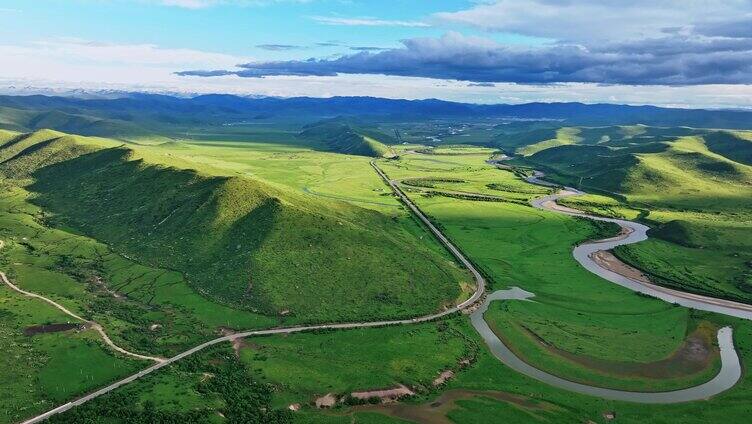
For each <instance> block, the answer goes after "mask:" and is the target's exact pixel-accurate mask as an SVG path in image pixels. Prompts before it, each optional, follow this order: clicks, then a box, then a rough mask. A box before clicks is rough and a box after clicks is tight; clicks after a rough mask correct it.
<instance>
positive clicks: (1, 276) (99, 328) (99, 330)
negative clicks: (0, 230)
mask: <svg viewBox="0 0 752 424" xmlns="http://www.w3.org/2000/svg"><path fill="white" fill-rule="evenodd" d="M3 247H5V242H4V241H2V240H0V249H2V248H3ZM0 280H3V282H4V283H5V284H6V285H7V286H8V287H10V288H11V290H14V291H16V292H18V293H21V294H22V295H24V296H28V297H33V298H35V299H39V300H41V301H43V302H47V303H49V304H50V305H52V306H54V307H55V308H57V309H59V310H60V311H62V312H63V313H64V314H66V315H68V316H70V317H73V318H74V319H76V320H78V321H81V322H83V323H85V324H87V325H88V326H89V328H91V329H92V330H94V331H96V332H97V333H99V335H100V336H101V337H102V340H104V342H105V344H107V346H109V347H110V348H112V349H113V350H115V351H117V352H120V353H122V354H123V355H127V356H130V357H133V358H136V359H143V360H147V361H154V362H162V361H164V360H165V359H164V358H159V357H156V356H146V355H140V354H138V353H135V352H130V351H128V350H125V349H123V348H122V347H120V346H118V345H116V344H115V343H114V342H113V341H112V340H111V339H110V338H109V337H108V336H107V333H105V331H104V328H102V326H101V325H99V324H98V323H96V322H94V321H89V320H87V319H84V318H82V317H80V316H78V315H76V314H74V313H73V312H71V311H70V310H69V309H68V308H66V307H65V306H63V305H61V304H59V303H57V302H55V301H54V300H52V299H49V298H46V297H44V296H41V295H38V294H36V293H32V292H29V291H26V290H23V289H21V288H20V287H18V286H16V285H15V284H13V283H11V281H10V280H9V279H8V276H7V275H5V273H4V272H2V271H0Z"/></svg>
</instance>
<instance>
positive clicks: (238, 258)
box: [0, 131, 466, 321]
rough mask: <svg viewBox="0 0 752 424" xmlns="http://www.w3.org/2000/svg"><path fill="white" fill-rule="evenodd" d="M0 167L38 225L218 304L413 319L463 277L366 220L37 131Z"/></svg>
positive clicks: (302, 316) (376, 220)
mask: <svg viewBox="0 0 752 424" xmlns="http://www.w3.org/2000/svg"><path fill="white" fill-rule="evenodd" d="M0 160H2V163H0V172H2V174H3V175H4V176H5V177H6V178H15V179H17V180H18V181H19V184H21V183H23V182H24V181H32V182H31V183H29V184H28V186H27V188H28V189H29V190H31V191H32V192H34V193H36V198H35V199H34V202H35V203H37V204H39V205H41V206H42V207H43V208H44V209H45V210H47V211H49V212H52V215H51V216H48V217H47V218H46V219H47V222H48V223H49V224H50V225H54V226H58V227H65V228H72V229H75V230H76V231H78V232H81V233H84V234H86V235H88V236H91V237H93V238H95V239H97V240H100V241H103V242H105V243H107V244H110V245H111V246H113V248H115V250H117V251H120V252H122V253H124V254H126V255H127V256H128V257H131V258H134V259H136V260H138V261H139V262H142V263H145V264H149V265H152V266H157V267H161V268H166V269H173V270H176V271H179V272H181V273H182V274H184V275H185V277H186V279H187V280H188V281H189V283H191V285H192V286H193V287H194V289H195V290H197V291H199V292H200V293H202V294H204V295H206V296H208V297H209V298H211V299H213V300H215V301H217V302H220V303H225V304H230V305H234V306H236V307H241V308H246V309H251V310H259V311H261V312H264V313H267V314H273V315H283V316H288V317H294V318H295V319H297V320H300V321H344V320H356V319H357V320H366V319H369V318H375V317H387V316H413V315H416V314H420V313H427V312H431V311H435V310H437V309H439V308H440V306H441V305H444V304H448V303H451V302H453V301H454V300H455V299H456V298H457V297H458V296H459V294H460V288H459V284H458V283H459V282H460V281H461V280H463V279H465V278H466V277H465V276H464V273H462V272H461V271H460V270H459V268H458V267H457V266H456V265H455V264H454V263H453V262H452V261H450V260H449V259H448V258H447V257H446V256H445V255H442V254H440V253H437V252H435V251H433V250H431V249H430V248H429V247H426V244H425V242H423V241H421V240H420V239H419V238H418V237H416V236H414V235H413V234H410V233H409V232H407V231H405V230H404V229H403V228H402V227H401V226H398V225H395V224H394V222H393V220H392V219H390V218H388V217H386V216H384V215H382V214H380V213H378V212H376V211H373V210H366V209H362V208H359V207H355V206H352V205H349V204H346V203H342V202H328V201H325V200H322V199H318V198H314V197H312V196H307V195H304V194H299V193H297V192H293V191H290V190H285V189H283V188H280V187H276V186H270V185H267V184H264V183H261V182H259V181H257V180H253V179H249V178H245V177H217V176H209V175H207V174H202V173H200V172H196V171H193V170H186V169H178V168H174V167H168V166H165V165H163V164H159V163H150V162H149V161H148V160H144V159H143V158H142V156H140V155H139V154H137V152H134V151H133V150H131V149H129V148H126V147H124V146H122V145H119V144H118V143H116V142H112V141H106V140H98V139H90V138H82V137H72V136H66V135H63V134H61V133H56V132H51V131H43V132H37V133H32V134H27V135H23V136H19V137H17V139H16V141H15V142H13V143H11V142H9V143H5V144H4V145H3V146H2V148H0Z"/></svg>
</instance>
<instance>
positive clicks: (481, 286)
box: [6, 161, 486, 424]
mask: <svg viewBox="0 0 752 424" xmlns="http://www.w3.org/2000/svg"><path fill="white" fill-rule="evenodd" d="M371 166H372V167H373V169H375V170H376V172H377V173H378V174H379V176H381V178H383V179H384V182H386V183H387V184H388V185H389V186H390V187H391V188H392V190H393V191H394V193H395V194H396V195H397V196H398V197H399V198H400V200H401V201H402V202H403V203H404V204H405V205H406V206H407V207H408V208H409V209H410V210H411V211H412V212H413V213H414V214H415V215H416V216H417V217H418V218H419V219H420V220H421V221H422V222H423V223H424V224H425V225H426V226H427V227H428V229H429V230H430V231H431V233H433V234H434V235H435V236H436V237H437V238H438V239H439V241H440V242H441V243H442V244H443V245H444V246H445V247H446V248H447V249H448V250H449V251H450V252H451V253H452V255H454V257H455V258H456V259H457V260H458V261H459V262H460V263H462V264H463V265H464V266H465V267H467V269H468V270H469V271H470V272H471V273H472V274H473V278H474V279H475V284H476V288H475V292H474V293H473V294H472V296H470V297H469V298H468V299H467V300H465V301H463V302H462V303H460V304H458V305H456V306H454V307H451V308H448V309H445V310H443V311H441V312H437V313H435V314H431V315H425V316H421V317H416V318H408V319H401V320H385V321H373V322H353V323H342V324H321V325H308V326H297V327H285V328H272V329H267V330H253V331H244V332H239V333H235V334H231V335H227V336H222V337H218V338H216V339H213V340H209V341H207V342H205V343H202V344H200V345H198V346H195V347H193V348H191V349H188V350H186V351H185V352H182V353H179V354H177V355H175V356H173V357H171V358H167V359H162V360H161V361H160V362H158V363H156V364H154V365H152V366H150V367H148V368H145V369H143V370H141V371H139V372H137V373H136V374H133V375H130V376H128V377H125V378H123V379H121V380H118V381H116V382H114V383H112V384H110V385H109V386H106V387H103V388H101V389H98V390H96V391H94V392H92V393H89V394H87V395H85V396H82V397H80V398H78V399H76V400H73V401H71V402H68V403H66V404H63V405H60V406H58V407H57V408H54V409H51V410H49V411H47V412H45V413H43V414H40V415H37V416H36V417H33V418H30V419H28V420H26V421H23V423H22V424H32V423H38V422H41V421H44V420H46V419H47V418H49V417H51V416H53V415H56V414H60V413H62V412H65V411H67V410H69V409H71V408H73V407H76V406H79V405H82V404H84V403H86V402H88V401H90V400H92V399H95V398H97V397H99V396H101V395H104V394H106V393H109V392H111V391H113V390H115V389H117V388H119V387H121V386H124V385H126V384H128V383H131V382H133V381H135V380H138V379H139V378H142V377H144V376H146V375H148V374H151V373H153V372H154V371H157V370H158V369H160V368H162V367H165V366H167V365H170V364H172V363H173V362H176V361H179V360H181V359H183V358H185V357H186V356H189V355H192V354H194V353H196V352H198V351H200V350H203V349H206V348H207V347H210V346H213V345H215V344H218V343H222V342H229V341H233V340H235V339H239V338H244V337H252V336H266V335H273V334H292V333H301V332H305V331H313V330H344V329H354V328H371V327H383V326H387V325H401V324H415V323H421V322H427V321H433V320H435V319H438V318H442V317H445V316H447V315H451V314H453V313H455V312H459V311H461V310H463V309H466V308H468V307H469V306H471V305H473V304H474V303H476V302H477V301H478V300H480V299H481V298H482V297H483V294H484V293H485V289H486V280H485V278H483V276H482V275H481V273H480V272H479V271H478V270H477V269H476V268H475V267H474V266H473V264H472V263H471V262H470V261H469V260H468V259H467V258H466V257H465V255H463V254H462V252H460V250H459V249H457V247H455V246H454V244H452V242H450V241H449V239H448V238H447V237H446V236H444V234H443V233H442V232H441V231H440V230H439V229H438V228H436V226H435V225H433V224H432V223H431V221H430V220H429V219H428V218H426V216H425V215H424V214H423V213H422V212H421V211H420V209H418V208H417V207H416V206H415V204H413V202H412V201H411V200H410V199H409V198H408V197H407V196H406V195H405V194H404V193H403V192H402V190H401V189H400V188H399V187H398V186H397V183H396V182H395V181H391V180H389V178H388V177H387V176H386V174H384V172H383V171H381V169H380V168H379V167H378V165H376V163H375V162H374V161H372V162H371ZM6 281H7V280H6ZM34 296H35V297H40V298H41V296H39V295H34ZM43 299H45V300H46V301H48V302H49V303H52V304H54V305H56V306H59V305H57V304H56V303H54V302H52V301H51V300H49V299H46V298H43ZM59 307H60V308H62V306H59Z"/></svg>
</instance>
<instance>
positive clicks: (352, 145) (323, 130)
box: [300, 120, 394, 158]
mask: <svg viewBox="0 0 752 424" xmlns="http://www.w3.org/2000/svg"><path fill="white" fill-rule="evenodd" d="M300 137H301V138H303V139H305V140H311V141H316V142H320V143H323V145H324V146H325V147H326V149H327V150H329V151H332V152H337V153H346V154H349V155H359V156H370V157H377V158H378V157H392V156H394V151H392V149H391V148H390V147H388V146H387V145H386V144H384V143H382V142H380V141H379V140H378V139H382V140H383V139H385V138H386V137H385V136H384V135H383V134H378V133H375V132H373V131H366V130H361V129H358V128H354V127H352V126H350V125H348V124H346V123H341V122H338V121H336V120H335V121H324V122H319V123H315V124H311V125H307V126H305V127H304V128H303V131H301V133H300Z"/></svg>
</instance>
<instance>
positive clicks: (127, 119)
mask: <svg viewBox="0 0 752 424" xmlns="http://www.w3.org/2000/svg"><path fill="white" fill-rule="evenodd" d="M0 107H2V108H10V109H13V110H14V111H27V112H28V111H34V112H35V113H49V112H52V111H55V112H56V114H58V115H59V113H62V114H66V115H70V116H73V117H75V118H76V119H92V118H93V119H109V120H115V121H118V123H119V124H126V125H125V126H126V127H127V126H129V125H127V124H128V123H130V124H131V125H132V124H137V125H139V126H141V125H144V126H146V127H149V128H153V127H154V126H155V125H160V124H165V125H196V124H201V125H207V124H208V125H211V124H223V123H231V122H234V121H244V120H253V119H256V120H262V119H266V120H270V119H271V120H274V119H293V120H300V121H305V120H309V121H313V120H318V119H324V118H331V117H337V116H358V117H361V118H363V117H365V118H373V119H379V120H400V121H409V120H411V119H426V118H455V119H476V118H517V119H530V120H543V119H550V120H560V121H563V122H564V123H565V124H566V125H586V126H588V125H589V126H598V125H616V124H618V125H632V124H645V125H652V126H691V127H703V128H732V129H750V128H752V111H742V110H703V109H671V108H661V107H655V106H627V105H616V104H583V103H527V104H519V105H508V104H496V105H479V104H469V103H456V102H448V101H443V100H436V99H428V100H395V99H383V98H375V97H331V98H312V97H293V98H276V97H240V96H234V95H224V94H211V95H200V96H196V97H192V98H183V97H172V96H166V95H158V94H142V93H130V94H124V95H123V97H120V98H76V97H57V96H43V95H31V96H0ZM5 112H7V111H1V110H0V125H4V126H5V127H11V126H12V125H9V123H7V122H5V121H7V119H2V118H3V115H6V113H5ZM27 112H24V113H21V115H24V116H26V115H29V114H28V113H27ZM57 118H58V119H59V118H60V116H58V117H57ZM28 119H29V120H34V119H35V118H34V117H33V116H31V117H29V118H28ZM41 121H44V119H41ZM27 123H28V122H27ZM10 124H12V123H10ZM18 124H19V125H18V126H19V127H26V125H24V123H23V122H20V123H18ZM71 129H72V128H68V130H71Z"/></svg>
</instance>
